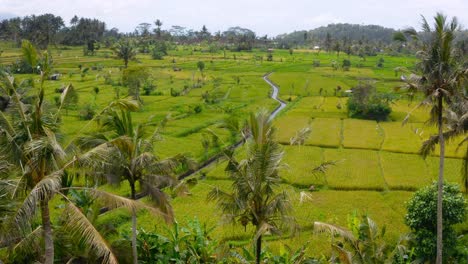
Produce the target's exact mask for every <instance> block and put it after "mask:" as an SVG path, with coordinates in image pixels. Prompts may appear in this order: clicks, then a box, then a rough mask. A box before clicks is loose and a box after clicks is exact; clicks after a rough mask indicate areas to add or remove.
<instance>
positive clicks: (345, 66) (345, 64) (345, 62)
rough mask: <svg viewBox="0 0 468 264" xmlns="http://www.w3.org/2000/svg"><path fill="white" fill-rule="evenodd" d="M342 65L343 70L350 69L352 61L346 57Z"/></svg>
mask: <svg viewBox="0 0 468 264" xmlns="http://www.w3.org/2000/svg"><path fill="white" fill-rule="evenodd" d="M342 67H343V70H345V71H349V68H350V67H351V61H350V60H348V59H344V60H343V64H342Z"/></svg>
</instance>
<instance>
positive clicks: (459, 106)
mask: <svg viewBox="0 0 468 264" xmlns="http://www.w3.org/2000/svg"><path fill="white" fill-rule="evenodd" d="M444 120H445V123H446V129H445V131H444V132H443V137H444V141H454V140H457V139H459V137H461V136H463V135H466V132H467V131H468V100H467V99H465V97H464V96H459V97H455V98H454V99H453V101H452V103H451V105H450V106H449V107H448V108H446V109H445V112H444ZM455 143H457V142H455ZM467 143H468V137H466V136H465V137H464V138H463V139H461V141H460V142H458V147H457V150H459V149H461V148H463V147H465V152H464V155H465V156H464V159H463V166H462V172H461V174H462V180H461V182H462V186H463V188H464V191H465V192H468V166H467V165H468V146H466V144H467ZM437 144H439V135H432V136H430V137H429V138H428V139H427V140H425V141H424V142H423V144H422V147H421V150H420V152H421V154H422V155H423V157H427V156H428V155H429V154H431V153H432V152H433V151H434V150H435V147H436V146H437Z"/></svg>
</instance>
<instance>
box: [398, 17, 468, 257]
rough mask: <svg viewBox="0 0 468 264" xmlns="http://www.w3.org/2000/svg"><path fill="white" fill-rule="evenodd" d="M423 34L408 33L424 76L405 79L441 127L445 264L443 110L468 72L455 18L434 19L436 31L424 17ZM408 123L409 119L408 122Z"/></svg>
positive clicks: (439, 219) (439, 229) (439, 225)
mask: <svg viewBox="0 0 468 264" xmlns="http://www.w3.org/2000/svg"><path fill="white" fill-rule="evenodd" d="M422 20H423V23H422V28H423V34H418V33H417V32H416V30H414V29H408V30H406V31H405V33H407V34H409V35H411V36H413V37H414V38H417V39H419V40H420V41H421V43H422V47H421V50H420V51H419V52H418V55H419V56H420V58H421V61H420V63H419V65H418V66H419V69H420V71H421V76H416V75H412V76H411V77H410V78H406V81H407V87H406V88H408V90H409V91H410V93H415V92H418V91H420V92H422V93H423V94H424V96H425V98H424V101H423V102H422V103H421V104H420V105H424V104H426V105H430V106H431V107H432V108H431V111H430V120H429V121H430V122H432V123H434V124H436V125H437V127H438V144H439V146H440V153H439V155H440V163H439V177H438V200H437V204H438V207H437V208H438V209H437V259H436V263H438V264H441V263H442V247H443V243H442V241H443V240H442V230H443V223H442V210H443V209H442V195H443V192H442V185H443V179H444V157H445V138H444V118H443V115H444V109H446V108H450V106H451V105H452V103H453V101H454V98H455V97H459V94H460V93H462V86H460V84H461V81H462V80H463V79H466V77H467V71H466V69H463V68H462V66H461V64H460V63H459V60H458V58H457V57H456V56H454V55H455V49H454V38H455V32H456V31H457V30H458V29H459V26H458V22H457V19H456V18H453V19H452V20H451V21H448V19H447V17H446V16H445V15H443V14H441V13H437V15H436V16H435V17H434V28H433V29H432V28H431V26H430V24H429V23H428V21H427V20H426V19H425V18H424V17H423V18H422ZM406 120H407V119H406Z"/></svg>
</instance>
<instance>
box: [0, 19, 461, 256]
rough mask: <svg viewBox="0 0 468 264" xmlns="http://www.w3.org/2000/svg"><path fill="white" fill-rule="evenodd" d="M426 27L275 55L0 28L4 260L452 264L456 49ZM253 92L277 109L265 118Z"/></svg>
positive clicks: (198, 35)
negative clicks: (404, 44) (426, 263)
mask: <svg viewBox="0 0 468 264" xmlns="http://www.w3.org/2000/svg"><path fill="white" fill-rule="evenodd" d="M49 20H51V21H52V20H53V21H54V23H56V25H57V26H56V27H54V28H53V32H47V34H39V35H34V34H32V33H31V32H32V31H34V32H41V31H43V30H45V29H44V27H43V25H44V24H45V25H47V23H49V22H47V21H49ZM31 21H32V22H31ZM435 22H436V24H435V30H433V29H432V27H431V25H429V24H428V23H427V22H425V23H426V24H427V25H426V26H425V28H424V29H425V31H426V32H423V33H418V32H417V31H416V30H411V29H409V30H406V31H404V32H402V34H403V37H404V38H402V37H401V36H400V37H399V38H396V39H395V38H393V41H390V40H388V39H387V38H386V37H385V42H384V41H382V43H380V44H379V43H378V41H377V42H375V41H365V40H362V41H361V40H360V39H355V38H354V37H353V39H349V40H348V39H346V40H344V39H343V40H341V39H340V38H341V37H340V36H338V35H339V34H338V33H336V32H335V33H333V32H326V31H324V32H325V33H323V34H322V35H320V37H317V39H316V41H317V42H315V40H312V38H309V35H307V36H305V35H303V38H304V39H306V40H310V41H308V42H304V43H299V42H297V43H295V42H294V40H292V41H289V40H288V41H286V42H287V43H286V44H287V45H286V44H285V46H284V47H286V46H287V47H288V49H274V48H275V47H281V46H282V45H283V44H284V43H283V44H280V43H281V42H280V41H277V40H278V39H280V38H282V37H280V38H278V39H277V40H273V39H268V38H267V37H264V38H263V37H262V38H259V37H257V36H256V35H255V33H254V32H252V31H251V30H248V29H243V28H238V27H235V28H231V29H228V30H227V31H225V32H222V33H221V32H219V33H215V34H211V33H210V32H209V31H208V29H207V28H206V27H203V28H202V29H201V30H200V31H197V32H194V31H187V30H185V29H183V28H181V27H173V29H172V30H171V31H165V30H162V29H161V26H162V22H161V21H159V20H157V21H155V26H156V28H155V29H154V30H153V31H151V25H150V24H144V23H142V24H140V25H139V26H138V27H137V29H136V31H135V32H134V33H132V34H118V32H117V31H116V30H110V31H108V30H106V29H105V25H104V24H103V23H102V22H100V21H98V20H92V19H84V18H82V19H81V18H78V17H75V18H73V21H72V23H71V27H69V28H65V27H63V21H61V19H60V18H59V17H55V16H53V15H44V16H31V17H27V18H23V19H19V20H18V19H16V20H15V19H11V20H8V21H3V22H2V24H1V27H3V28H8V30H9V31H1V32H3V34H5V35H2V38H4V39H5V40H8V41H5V42H1V43H0V50H2V51H3V53H2V54H1V55H0V56H1V57H0V62H1V63H0V72H1V82H0V98H1V100H0V103H1V104H0V106H1V112H0V114H1V115H0V131H1V133H0V147H1V162H0V173H1V178H0V245H1V250H0V259H1V260H2V261H4V262H6V263H24V262H28V261H31V260H37V261H41V262H44V263H54V262H55V263H67V262H69V263H100V262H103V263H116V262H120V263H137V262H140V263H250V262H256V263H260V262H264V263H321V262H327V261H329V262H333V263H385V262H393V263H408V262H410V261H416V260H421V259H422V260H433V259H434V258H436V259H438V258H439V259H438V260H440V257H439V256H438V254H437V253H439V252H443V254H444V255H443V256H444V261H452V262H460V261H462V260H464V259H466V257H467V255H468V249H467V247H466V241H467V239H466V237H464V235H466V233H467V232H468V226H467V223H468V222H467V220H466V206H467V205H466V193H465V194H462V193H460V192H459V190H458V189H459V187H458V186H460V187H461V189H462V190H463V191H465V192H466V190H467V187H468V180H467V179H468V178H467V177H466V175H467V171H466V168H467V166H466V164H467V153H468V147H467V143H466V142H467V141H466V129H467V127H468V126H467V120H468V119H467V118H466V112H467V107H468V103H467V101H466V92H467V90H466V87H467V77H468V76H467V73H468V71H467V70H466V65H467V64H466V56H465V55H466V52H465V51H464V50H463V49H462V47H461V46H460V45H459V43H458V42H457V41H458V40H457V39H456V37H455V32H457V31H456V29H457V28H456V26H455V24H454V23H450V22H449V21H447V20H446V19H445V18H444V17H443V16H440V15H438V16H437V17H436V20H435ZM15 23H19V24H18V25H20V26H18V27H16V28H15V27H14V25H15ZM23 24H24V25H23ZM348 27H351V28H353V27H352V26H349V25H335V26H329V27H326V28H322V29H320V30H318V31H317V32H322V31H323V30H327V29H340V30H345V29H346V28H348ZM28 28H33V30H29V29H28ZM15 29H16V31H15ZM25 29H28V30H25ZM368 29H369V30H373V31H375V32H376V33H375V34H374V35H375V39H376V40H377V39H379V38H380V37H379V36H380V35H379V34H380V33H381V32H380V31H381V30H382V31H385V32H386V33H385V34H384V35H385V36H387V34H388V32H390V31H391V30H387V29H382V28H380V27H369V28H368ZM49 30H50V28H49ZM387 31H388V32H387ZM5 32H6V33H5ZM441 32H444V33H443V34H441ZM42 33H44V32H42ZM393 33H395V32H393ZM457 34H458V33H457ZM374 35H372V34H369V38H371V36H374ZM377 35H378V36H377ZM425 36H431V38H426V37H425ZM357 38H360V37H357ZM372 38H374V37H372ZM382 38H383V37H382ZM21 39H29V40H31V42H30V41H27V40H23V41H21V45H20V48H19V46H18V43H20V40H21ZM405 39H412V40H411V41H412V44H411V45H412V46H411V47H410V48H407V49H400V50H399V49H394V48H395V47H398V46H399V45H401V41H405ZM345 42H346V45H342V44H343V43H345ZM54 44H55V45H54ZM63 44H66V45H63ZM290 44H291V45H290ZM70 45H79V46H70ZM299 45H300V46H301V47H300V48H297V47H299ZM311 45H325V47H327V48H324V50H321V49H313V46H311ZM46 47H47V49H46ZM290 47H292V48H291V49H290ZM294 48H295V49H294ZM309 48H312V49H309ZM415 50H420V51H419V52H418V57H415V56H412V55H404V53H407V52H412V51H415ZM343 53H344V54H346V55H344V54H343ZM340 54H341V55H340ZM340 56H346V57H345V59H343V57H341V59H340ZM266 73H271V74H270V75H265V74H266ZM263 78H265V79H263ZM265 80H271V81H272V82H274V83H275V84H276V85H277V86H278V87H279V99H281V100H283V101H285V102H288V103H287V106H286V108H285V109H283V110H282V111H281V112H280V115H279V116H277V117H276V118H274V119H273V120H270V115H269V113H271V111H273V110H274V109H276V108H277V107H278V104H277V102H276V101H274V100H272V99H271V98H270V95H271V94H272V92H271V89H272V88H271V87H270V85H269V84H268V83H267V82H265ZM419 101H421V102H422V103H419ZM441 102H442V103H441ZM346 106H347V107H346ZM356 117H357V118H359V119H356ZM363 119H370V120H363ZM428 120H429V122H427V121H428ZM419 154H422V156H421V155H419ZM440 164H441V165H440ZM439 165H440V167H439ZM436 179H438V183H437V184H436V183H433V182H434V180H436ZM444 180H445V181H446V182H455V183H457V184H459V185H458V186H457V185H456V184H452V183H446V184H444ZM430 184H432V185H431V186H430V187H425V186H427V185H430ZM420 188H423V189H421V190H419V191H418V189H420ZM415 191H416V192H415ZM442 191H443V193H442ZM442 194H443V195H442ZM442 201H443V203H441V204H442V205H440V206H439V202H442ZM406 202H408V203H407V205H405V203H406ZM434 212H437V214H439V212H443V214H441V216H443V217H444V218H443V220H444V221H443V231H444V239H443V240H442V239H441V237H439V232H438V231H440V230H442V229H440V226H441V223H440V222H439V221H438V219H437V218H435V217H434V214H435V213H434ZM227 223H233V224H234V225H226V224H227ZM378 227H381V228H378ZM403 233H407V235H404V236H401V237H400V235H401V234H403ZM455 237H457V239H455ZM447 239H448V240H447ZM441 241H442V242H444V249H443V251H439V248H440V249H442V248H441V247H440V243H439V242H441Z"/></svg>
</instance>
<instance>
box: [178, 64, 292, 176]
mask: <svg viewBox="0 0 468 264" xmlns="http://www.w3.org/2000/svg"><path fill="white" fill-rule="evenodd" d="M272 73H273V72H269V73H266V74H265V75H263V77H262V78H263V80H264V81H265V82H266V83H268V84H269V85H270V86H271V89H272V92H271V95H270V97H271V99H273V100H275V101H277V102H278V103H279V106H277V107H276V108H275V110H273V112H271V114H270V118H269V120H270V121H271V120H273V118H275V117H276V116H277V115H278V114H279V112H281V110H283V108H285V107H286V103H285V102H284V101H283V100H281V99H279V98H278V94H279V86H278V85H276V84H275V83H273V82H272V81H271V80H270V79H269V78H268V77H269V76H270V75H271V74H272ZM244 142H245V139H241V140H239V141H238V142H236V143H235V144H233V145H231V146H230V147H229V148H230V149H236V148H238V147H240V146H242V145H243V144H244ZM223 156H224V154H223V153H219V154H217V155H214V156H213V157H211V158H209V159H207V160H206V161H204V162H203V163H201V164H200V166H198V168H197V169H195V170H189V171H186V172H184V173H182V174H181V175H179V177H178V178H179V179H184V178H187V177H190V176H192V175H194V174H196V173H198V172H200V171H201V170H203V169H204V168H206V167H208V166H210V165H211V164H213V163H215V162H217V161H218V160H219V159H221V158H222V157H223Z"/></svg>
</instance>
